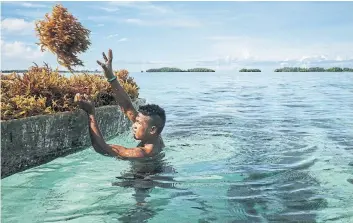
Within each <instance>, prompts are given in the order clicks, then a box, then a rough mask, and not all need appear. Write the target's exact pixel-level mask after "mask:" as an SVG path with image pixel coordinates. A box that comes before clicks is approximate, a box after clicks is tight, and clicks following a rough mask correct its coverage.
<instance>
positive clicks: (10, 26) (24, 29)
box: [1, 18, 35, 34]
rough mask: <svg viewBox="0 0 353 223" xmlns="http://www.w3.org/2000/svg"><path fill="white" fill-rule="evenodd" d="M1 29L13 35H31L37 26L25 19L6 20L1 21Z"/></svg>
mask: <svg viewBox="0 0 353 223" xmlns="http://www.w3.org/2000/svg"><path fill="white" fill-rule="evenodd" d="M1 28H2V29H3V30H4V31H7V32H11V33H16V34H18V33H20V34H31V32H34V28H35V24H34V22H28V21H25V20H24V19H17V18H5V19H3V20H2V21H1Z"/></svg>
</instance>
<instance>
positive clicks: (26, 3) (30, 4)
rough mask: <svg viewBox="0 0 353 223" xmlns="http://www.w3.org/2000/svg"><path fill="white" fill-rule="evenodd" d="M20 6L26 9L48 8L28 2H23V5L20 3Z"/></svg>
mask: <svg viewBox="0 0 353 223" xmlns="http://www.w3.org/2000/svg"><path fill="white" fill-rule="evenodd" d="M21 6H23V7H27V8H46V7H48V6H46V5H43V4H36V3H30V2H23V3H21Z"/></svg>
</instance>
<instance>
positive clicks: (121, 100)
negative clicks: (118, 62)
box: [97, 49, 137, 122]
mask: <svg viewBox="0 0 353 223" xmlns="http://www.w3.org/2000/svg"><path fill="white" fill-rule="evenodd" d="M103 59H104V61H105V63H102V62H100V61H99V60H97V63H98V64H99V65H100V66H101V67H102V68H103V71H104V75H105V77H106V78H107V80H108V82H109V83H110V84H111V86H112V90H113V93H114V98H115V100H116V101H117V102H118V104H119V106H120V108H121V110H122V111H123V112H124V114H125V115H126V116H127V117H128V118H129V119H130V120H131V121H132V122H135V119H136V116H137V111H136V109H135V108H134V106H133V105H132V101H131V98H130V97H129V95H128V94H127V93H126V92H125V90H124V88H123V87H122V86H121V85H120V83H119V81H118V79H117V76H115V75H114V72H113V67H112V61H113V52H112V50H111V49H109V51H108V58H107V56H106V55H105V53H104V52H103Z"/></svg>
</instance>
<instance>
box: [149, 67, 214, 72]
mask: <svg viewBox="0 0 353 223" xmlns="http://www.w3.org/2000/svg"><path fill="white" fill-rule="evenodd" d="M146 72H215V71H214V70H212V69H209V68H192V69H187V70H182V69H180V68H175V67H162V68H152V69H148V70H146Z"/></svg>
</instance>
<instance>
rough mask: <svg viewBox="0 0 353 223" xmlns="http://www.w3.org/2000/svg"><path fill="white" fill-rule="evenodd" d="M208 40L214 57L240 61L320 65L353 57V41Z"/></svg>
mask: <svg viewBox="0 0 353 223" xmlns="http://www.w3.org/2000/svg"><path fill="white" fill-rule="evenodd" d="M205 39H206V40H209V41H210V49H211V50H212V53H213V55H216V56H218V57H224V56H226V55H229V56H232V57H234V58H237V59H238V60H254V61H255V60H257V61H284V60H295V61H299V62H312V61H315V62H321V61H326V60H336V58H338V59H339V58H341V59H342V60H347V59H348V58H351V57H352V56H353V51H352V50H351V49H353V42H334V43H331V42H330V43H327V42H319V41H317V42H315V43H303V42H301V43H300V44H299V43H293V42H287V41H282V40H278V39H265V38H254V37H247V36H211V37H206V38H205Z"/></svg>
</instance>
